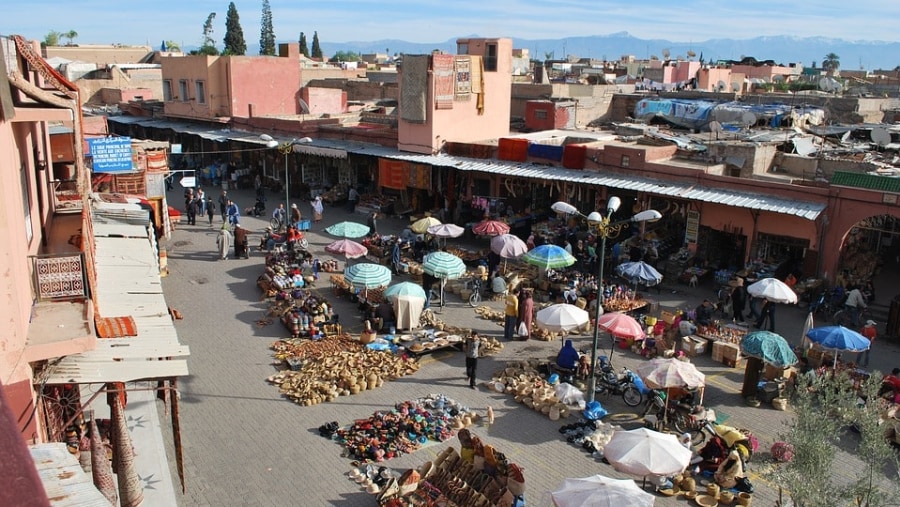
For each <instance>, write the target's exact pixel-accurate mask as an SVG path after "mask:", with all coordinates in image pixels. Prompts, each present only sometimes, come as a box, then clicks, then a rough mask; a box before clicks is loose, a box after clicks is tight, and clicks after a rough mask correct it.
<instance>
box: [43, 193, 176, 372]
mask: <svg viewBox="0 0 900 507" xmlns="http://www.w3.org/2000/svg"><path fill="white" fill-rule="evenodd" d="M103 204H104V205H110V206H112V205H114V203H103ZM118 206H133V207H135V208H138V206H137V205H134V204H128V205H121V204H119V205H118ZM95 211H96V210H95ZM129 211H134V210H129ZM141 211H143V210H141ZM95 216H96V215H95ZM145 216H146V212H145ZM148 225H149V217H146V218H145V220H144V222H143V223H142V224H134V223H129V222H128V221H122V222H118V223H117V222H116V221H114V220H106V221H104V220H102V219H101V220H95V221H94V226H93V228H94V235H95V238H94V242H95V244H96V256H95V263H96V266H97V290H96V291H95V293H94V300H95V302H96V305H97V309H98V311H99V313H100V315H101V316H103V317H123V316H131V317H132V318H134V322H135V325H136V326H137V332H138V335H137V336H130V337H125V338H102V339H98V340H97V348H96V349H95V350H92V351H89V352H84V353H81V354H75V355H71V356H66V357H64V358H63V359H62V360H60V362H59V363H57V364H56V365H54V366H52V367H51V368H50V369H49V372H48V377H47V379H46V382H48V383H51V384H53V383H65V382H75V383H82V384H88V383H99V382H129V381H133V380H141V379H155V378H168V377H178V376H184V375H187V374H188V368H187V361H186V360H185V359H183V358H184V357H186V356H188V355H190V349H189V348H188V347H187V346H186V345H182V344H181V343H179V341H178V333H177V332H176V330H175V326H174V324H173V323H172V318H171V317H170V316H169V307H168V305H167V304H166V299H165V295H164V294H163V290H162V281H161V280H160V277H159V261H158V259H157V257H156V253H155V248H154V245H153V237H152V236H151V235H149V234H148V230H147V227H148ZM161 358H179V359H161ZM42 380H43V379H42Z"/></svg>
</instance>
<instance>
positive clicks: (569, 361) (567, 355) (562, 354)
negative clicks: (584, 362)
mask: <svg viewBox="0 0 900 507" xmlns="http://www.w3.org/2000/svg"><path fill="white" fill-rule="evenodd" d="M578 358H579V355H578V351H577V350H575V346H574V345H572V340H566V341H565V342H563V346H562V348H561V349H559V354H557V355H556V365H557V366H559V367H560V368H563V369H566V370H575V369H576V368H577V367H578Z"/></svg>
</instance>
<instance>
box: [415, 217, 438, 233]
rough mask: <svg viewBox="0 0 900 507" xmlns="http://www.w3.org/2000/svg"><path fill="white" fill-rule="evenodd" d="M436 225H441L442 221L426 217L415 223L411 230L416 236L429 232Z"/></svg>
mask: <svg viewBox="0 0 900 507" xmlns="http://www.w3.org/2000/svg"><path fill="white" fill-rule="evenodd" d="M435 225H441V221H440V220H438V219H437V218H434V217H425V218H422V219H420V220H416V221H415V222H413V224H412V225H411V226H410V227H409V228H410V229H412V231H413V232H414V233H416V234H425V233H426V232H428V228H429V227H432V226H435Z"/></svg>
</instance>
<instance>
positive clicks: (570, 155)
mask: <svg viewBox="0 0 900 507" xmlns="http://www.w3.org/2000/svg"><path fill="white" fill-rule="evenodd" d="M586 158H587V146H584V145H582V144H568V145H566V147H565V148H563V159H562V165H563V167H565V168H568V169H584V161H585V159H586Z"/></svg>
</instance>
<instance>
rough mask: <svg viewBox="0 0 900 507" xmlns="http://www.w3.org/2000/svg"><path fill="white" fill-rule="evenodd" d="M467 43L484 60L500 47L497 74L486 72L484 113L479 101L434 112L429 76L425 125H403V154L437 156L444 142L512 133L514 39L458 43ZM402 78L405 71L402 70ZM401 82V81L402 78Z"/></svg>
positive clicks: (400, 129)
mask: <svg viewBox="0 0 900 507" xmlns="http://www.w3.org/2000/svg"><path fill="white" fill-rule="evenodd" d="M460 42H467V43H468V47H469V49H468V53H467V54H470V55H482V56H484V54H485V52H486V48H487V46H488V45H489V44H496V46H497V70H496V71H491V72H488V71H485V72H484V74H483V75H484V112H483V114H478V108H477V104H478V101H477V100H476V98H475V97H474V96H473V97H472V98H471V99H470V100H467V101H454V102H453V109H441V110H436V109H435V108H434V80H433V79H432V77H431V74H429V77H428V96H427V98H426V104H428V107H427V114H426V122H425V123H424V124H415V123H410V122H407V121H402V120H401V121H400V122H399V125H398V143H397V147H398V149H400V150H401V151H410V152H415V153H426V154H431V153H436V152H438V151H440V149H441V146H443V144H444V143H445V142H448V141H454V142H472V141H478V140H482V139H492V138H499V137H502V136H504V135H507V134H508V133H509V111H510V103H511V100H512V39H502V38H501V39H459V40H458V41H457V43H460ZM400 72H401V74H402V72H403V71H402V69H401V71H400ZM401 82H402V78H401Z"/></svg>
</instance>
